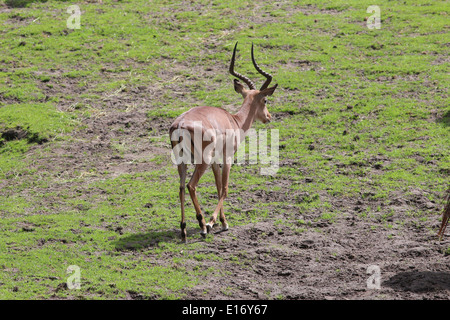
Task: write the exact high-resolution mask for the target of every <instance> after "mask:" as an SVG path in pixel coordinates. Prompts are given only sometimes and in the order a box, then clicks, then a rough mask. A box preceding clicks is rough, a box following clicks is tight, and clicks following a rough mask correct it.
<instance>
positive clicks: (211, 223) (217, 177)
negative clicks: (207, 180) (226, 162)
mask: <svg viewBox="0 0 450 320" xmlns="http://www.w3.org/2000/svg"><path fill="white" fill-rule="evenodd" d="M211 168H212V170H213V173H214V179H215V181H216V188H217V194H218V199H220V195H221V193H222V175H221V171H220V165H219V164H217V163H213V164H212V165H211ZM224 218H225V215H224V213H223V205H222V207H221V208H220V221H221V222H222V227H223V226H224ZM216 220H217V214H213V215H212V217H211V220H210V221H209V223H207V224H206V228H207V231H208V232H210V231H211V229H212V228H213V226H214V224H215V223H216ZM225 223H226V222H225Z"/></svg>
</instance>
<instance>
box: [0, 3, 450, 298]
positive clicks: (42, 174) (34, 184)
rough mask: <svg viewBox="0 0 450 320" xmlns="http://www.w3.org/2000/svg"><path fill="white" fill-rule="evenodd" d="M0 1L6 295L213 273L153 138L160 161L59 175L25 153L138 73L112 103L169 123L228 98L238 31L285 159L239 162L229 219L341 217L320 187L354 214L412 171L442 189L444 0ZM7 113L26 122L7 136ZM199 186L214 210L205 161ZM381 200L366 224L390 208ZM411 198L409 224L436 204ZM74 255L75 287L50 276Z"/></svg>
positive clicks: (122, 150) (242, 61)
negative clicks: (351, 202) (270, 90)
mask: <svg viewBox="0 0 450 320" xmlns="http://www.w3.org/2000/svg"><path fill="white" fill-rule="evenodd" d="M0 2H2V4H3V5H5V4H6V5H8V6H12V7H14V9H8V10H3V11H2V12H1V13H0V21H2V22H1V24H0V30H1V33H2V37H1V39H0V57H1V58H0V65H1V70H0V135H1V138H0V178H1V182H0V185H1V188H2V189H1V191H0V203H1V205H0V215H1V217H2V224H1V226H0V270H1V271H2V272H1V273H0V298H1V299H40V298H48V297H57V298H75V299H84V298H94V299H96V298H127V297H128V296H130V295H131V296H133V297H143V298H159V299H176V298H183V297H184V296H185V294H186V290H185V289H186V288H187V289H189V288H191V287H193V286H194V285H195V284H196V283H197V282H198V279H199V276H200V277H201V276H202V275H205V274H206V273H207V270H204V269H202V268H200V266H201V262H202V261H203V260H204V259H219V260H220V259H221V258H220V257H219V256H218V255H210V256H205V255H202V254H196V250H197V249H198V247H199V244H198V243H195V242H193V243H190V244H187V245H180V244H179V243H178V230H177V229H176V228H177V227H178V225H179V207H178V185H177V184H176V183H174V181H176V179H177V172H176V169H175V168H174V167H173V166H172V165H171V163H170V162H169V161H168V157H167V156H166V155H165V154H155V155H151V156H150V158H149V159H148V160H149V162H151V163H152V164H153V165H155V166H156V167H157V169H155V170H152V171H149V172H147V173H128V174H121V175H119V176H112V175H110V174H103V173H102V171H99V170H97V168H96V167H95V166H94V167H93V168H92V169H91V170H92V171H89V168H86V170H85V171H83V172H78V173H79V174H78V175H77V177H71V178H63V177H62V173H61V172H57V171H55V172H48V171H45V170H44V171H43V170H40V168H39V167H37V166H36V165H35V163H36V162H37V161H38V160H39V159H40V158H41V157H42V156H46V155H47V154H53V153H51V152H52V151H53V150H55V149H54V148H58V147H59V146H61V145H63V143H64V142H67V141H75V140H77V139H81V138H78V136H77V134H76V132H78V131H83V130H84V129H85V123H86V122H88V121H89V120H92V119H102V118H104V117H106V115H107V114H108V112H110V109H109V108H110V106H109V105H107V102H108V101H109V99H112V98H114V97H123V95H124V94H127V93H130V92H133V90H135V89H136V88H138V87H139V86H144V87H146V88H148V91H146V98H145V101H133V102H132V103H131V102H129V101H124V102H123V104H122V103H121V104H120V106H118V107H116V109H115V110H119V111H120V112H123V113H126V112H127V110H130V109H137V110H141V109H142V108H143V107H144V106H146V107H147V109H144V110H146V115H147V117H148V120H149V121H153V120H161V121H167V122H170V121H171V120H172V119H173V118H174V117H176V116H177V115H179V114H181V113H182V112H184V111H186V110H188V109H189V107H191V106H192V105H211V106H217V107H221V106H230V105H238V104H240V98H239V97H238V96H237V95H234V92H233V91H232V89H231V88H232V86H231V83H232V82H231V80H230V77H229V75H228V74H227V65H228V61H229V58H230V52H231V50H232V48H233V45H234V43H235V42H236V41H239V43H240V47H239V57H238V60H237V65H236V68H238V70H239V72H241V73H243V74H248V75H249V76H250V77H252V79H259V78H258V77H257V76H256V73H255V71H254V70H252V66H251V63H250V60H249V56H248V54H249V48H250V43H251V42H254V43H255V45H256V52H255V53H256V55H257V60H258V62H259V63H260V64H261V65H262V66H264V68H265V69H267V70H270V72H271V73H272V74H273V75H274V79H275V80H274V81H276V82H277V83H278V84H279V89H277V91H276V92H275V94H274V96H273V97H271V98H270V99H269V100H270V101H269V105H268V108H269V110H270V112H271V114H273V115H275V116H276V118H277V120H276V121H274V122H272V123H271V124H270V125H268V126H263V125H261V124H256V125H255V128H256V129H262V128H264V129H278V130H279V136H280V145H281V146H282V149H281V150H280V162H281V163H282V164H286V163H287V164H289V163H290V164H292V163H294V165H280V168H279V170H278V172H277V175H276V176H275V177H270V176H261V175H259V174H256V173H257V172H258V170H259V167H258V165H250V166H249V165H245V166H234V167H233V169H232V173H231V178H230V180H231V182H232V184H233V185H232V186H231V187H230V195H236V196H239V197H241V199H242V201H239V204H236V205H235V204H230V203H226V210H227V212H230V211H232V212H233V213H231V212H230V214H229V215H228V216H227V218H228V220H229V222H230V225H232V226H238V225H245V224H249V223H253V222H256V221H261V220H267V219H274V217H276V225H278V226H280V228H283V227H289V228H292V229H293V230H296V231H297V232H303V231H304V230H306V229H307V228H310V227H311V226H310V224H311V223H310V220H309V218H304V217H298V216H297V214H298V212H301V213H302V214H303V215H306V216H308V215H313V217H314V218H313V219H312V221H318V220H327V221H329V222H330V223H333V221H334V220H336V219H338V218H339V216H340V215H341V210H340V209H336V208H334V207H333V205H332V204H331V203H330V201H331V200H330V199H332V198H342V199H350V198H352V199H363V200H370V201H374V203H376V204H375V205H374V206H373V207H370V206H368V207H367V208H365V210H367V211H363V212H361V213H360V214H361V215H363V216H365V217H366V218H368V219H371V218H370V217H371V214H372V213H374V212H377V211H380V210H381V211H383V210H386V209H385V207H384V206H383V207H382V208H377V206H379V205H380V203H382V204H388V203H389V200H390V199H391V197H392V196H393V195H395V194H397V193H398V192H401V193H405V194H407V193H408V192H409V191H410V190H411V189H417V188H419V189H421V190H426V191H429V194H427V196H428V197H429V200H430V201H431V200H432V201H435V202H438V201H439V195H441V194H442V193H443V191H444V190H445V189H446V188H447V185H446V184H448V173H449V172H450V153H449V148H448V146H449V145H450V141H449V137H450V135H449V125H450V122H449V114H450V108H449V106H448V102H447V101H448V95H447V94H448V93H447V88H448V79H447V74H448V63H446V62H445V61H446V60H445V59H446V57H447V55H448V49H447V44H446V43H445V41H444V38H445V37H444V36H445V34H447V30H448V22H447V20H448V19H447V16H448V14H449V12H448V8H447V7H446V3H445V2H443V1H442V2H441V1H435V2H429V1H416V2H414V4H409V3H408V4H403V3H392V2H390V1H379V2H378V3H377V4H378V5H379V6H380V8H381V17H382V28H381V29H380V30H369V29H367V27H366V26H365V21H364V18H365V17H366V16H367V15H368V14H367V13H366V8H367V7H368V6H369V5H372V4H373V3H370V2H367V1H351V2H343V1H333V2H327V1H325V2H321V1H307V2H284V3H276V4H275V3H273V4H271V3H260V2H245V1H244V2H242V1H228V2H225V1H216V2H213V3H210V2H206V1H192V2H189V3H178V2H168V1H144V0H137V1H126V0H123V1H109V0H104V1H103V4H100V3H96V2H76V1H56V0H48V1H31V0H23V1H12V0H6V1H0ZM71 4H77V5H79V6H80V8H81V11H82V16H81V29H79V30H71V29H68V28H67V26H66V20H67V18H68V14H67V13H66V9H67V7H68V6H69V5H71ZM199 8H202V9H201V10H200V9H199ZM126 129H127V128H124V129H123V131H126ZM8 130H16V131H17V132H19V133H20V132H22V133H23V134H22V135H21V138H13V139H10V138H8V137H7V135H5V132H7V131H8ZM164 133H166V132H165V131H159V129H158V128H154V129H153V132H149V133H148V136H149V139H148V140H149V143H150V145H151V146H158V147H162V146H164V145H165V144H167V142H168V140H167V137H166V136H165V135H164ZM19 136H20V135H19ZM311 146H313V148H311ZM111 150H112V151H113V152H114V154H117V155H119V156H125V155H126V154H127V153H130V152H132V150H133V148H132V147H131V146H130V145H129V144H127V143H126V142H124V141H121V140H120V138H117V140H112V141H111ZM69 156H70V155H69ZM306 178H310V179H311V181H310V180H308V181H310V182H308V183H305V182H304V181H305V179H306ZM280 180H285V181H288V183H287V184H286V185H277V182H278V181H280ZM86 191H89V192H86ZM255 192H261V193H262V194H263V195H267V199H266V198H264V199H265V200H264V201H261V200H258V199H255V198H253V197H252V196H251V195H253V194H254V193H255ZM199 194H200V195H201V196H200V202H201V206H202V207H204V208H208V210H209V211H211V208H213V206H214V204H215V202H216V199H215V186H214V181H213V177H212V174H207V175H205V176H204V177H203V178H202V184H201V185H200V187H199ZM283 195H284V197H283ZM286 199H291V200H290V201H291V203H290V204H292V208H289V209H286V208H285V206H286ZM245 200H247V201H245ZM242 203H245V204H246V205H247V204H248V205H249V206H251V207H252V208H251V210H249V209H248V208H247V207H246V208H244V207H243V206H242V205H241V204H242ZM187 209H188V211H189V212H190V213H189V215H188V225H190V226H192V227H194V226H195V227H197V222H196V219H195V217H194V215H193V214H192V212H193V208H192V206H191V205H189V206H188V207H187ZM383 214H384V215H383V219H382V221H381V222H380V223H381V224H380V225H378V226H376V225H374V226H373V228H377V227H380V226H381V227H382V226H383V225H388V224H386V221H385V219H386V218H387V217H388V216H389V212H383ZM415 214H417V212H416V213H415ZM277 215H280V216H281V217H278V216H277ZM420 215H421V216H420V217H416V218H417V223H419V224H420V223H425V222H426V219H427V218H429V219H436V218H437V213H436V211H433V212H422V213H421V214H420ZM305 219H306V221H305ZM420 219H425V220H420ZM388 228H391V227H390V226H389V225H388ZM175 230H176V231H175ZM196 236H198V235H193V236H190V239H193V238H195V237H196ZM208 241H211V240H208ZM447 253H448V250H447ZM165 255H171V256H172V257H173V258H172V259H171V260H170V261H167V260H165V259H164V256H165ZM235 259H236V260H237V261H236V262H237V263H238V262H239V260H240V259H239V258H237V257H236V258H235ZM180 261H189V263H188V264H186V266H185V265H184V264H183V263H181V262H180ZM70 265H77V266H79V267H80V268H81V274H82V288H81V290H77V291H73V290H64V289H63V287H61V284H64V283H65V281H66V279H67V277H68V275H67V273H66V270H67V268H68V266H70ZM58 288H59V289H58ZM223 290H224V294H230V295H232V294H233V290H232V288H224V289H223ZM279 298H282V297H281V296H280V297H279Z"/></svg>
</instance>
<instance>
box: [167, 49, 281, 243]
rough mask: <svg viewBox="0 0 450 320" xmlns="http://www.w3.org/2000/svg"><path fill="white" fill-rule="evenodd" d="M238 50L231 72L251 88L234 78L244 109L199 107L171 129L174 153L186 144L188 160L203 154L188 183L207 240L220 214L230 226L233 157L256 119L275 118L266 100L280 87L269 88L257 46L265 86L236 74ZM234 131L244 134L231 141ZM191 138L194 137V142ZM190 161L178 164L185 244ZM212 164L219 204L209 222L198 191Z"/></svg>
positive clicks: (185, 114) (181, 118)
mask: <svg viewBox="0 0 450 320" xmlns="http://www.w3.org/2000/svg"><path fill="white" fill-rule="evenodd" d="M236 48H237V43H236V45H235V46H234V50H233V56H232V57H231V62H230V73H231V74H232V75H233V76H235V77H236V78H238V79H240V80H242V81H244V82H245V83H246V84H247V86H248V87H249V89H246V88H244V86H243V85H242V84H241V83H240V82H239V81H238V80H237V79H234V90H235V91H236V92H237V93H240V94H241V95H242V97H243V98H244V102H243V103H242V106H241V108H240V110H239V111H238V112H237V113H236V114H230V113H229V112H228V111H226V110H224V109H222V108H216V107H195V108H192V109H190V110H189V111H187V112H185V113H183V114H182V115H180V116H179V117H178V118H177V119H175V121H174V123H173V124H172V125H171V127H170V130H169V135H170V137H171V143H172V149H173V150H174V151H175V150H176V149H179V147H180V145H179V144H180V143H182V142H184V143H183V144H184V148H183V150H182V151H183V153H184V154H182V155H184V156H186V153H187V152H188V153H189V155H188V156H189V157H188V158H189V159H191V158H194V157H195V158H196V160H198V156H199V155H200V161H195V162H194V165H195V169H194V173H193V175H192V178H191V180H190V181H189V183H188V184H187V188H188V190H189V194H190V196H191V199H192V202H193V204H194V207H195V211H196V214H197V220H198V223H199V225H200V228H201V232H200V233H201V235H202V236H203V237H205V236H206V234H207V233H208V232H209V231H210V230H211V229H212V227H213V226H214V224H215V222H216V219H217V215H218V213H219V212H220V221H221V223H222V230H228V224H227V221H226V219H225V214H224V211H223V202H224V199H225V198H226V196H227V193H228V178H229V175H230V167H231V163H232V159H233V155H234V153H235V152H236V150H237V147H238V145H239V143H240V142H241V141H242V140H243V139H244V138H245V133H247V131H248V130H249V129H250V128H251V126H252V124H253V122H254V121H255V120H259V121H261V122H263V123H267V122H269V121H270V119H271V115H270V113H269V111H268V110H267V107H266V97H267V96H271V95H272V94H273V92H274V91H275V89H276V87H277V85H275V86H273V87H271V88H268V86H269V84H270V82H271V81H272V76H271V75H270V74H268V73H266V72H264V71H263V70H262V69H261V68H260V67H259V66H258V65H257V64H256V61H255V58H254V55H253V44H252V51H251V54H252V61H253V65H254V66H255V69H256V70H257V71H258V72H259V73H260V74H262V75H263V76H264V77H265V78H266V81H265V82H264V84H263V85H262V87H261V88H260V89H259V90H257V89H256V86H255V84H254V83H253V82H252V81H251V80H250V79H249V78H247V77H245V76H243V75H241V74H239V73H237V72H235V71H234V61H235V57H236ZM230 131H231V132H243V133H244V134H243V135H241V136H239V135H236V136H232V139H230V138H229V136H226V133H228V132H230ZM199 132H200V136H201V137H200V139H197V138H196V137H195V136H196V135H195V134H196V133H197V136H198V133H199ZM186 133H187V134H186ZM191 137H194V139H192V138H191ZM219 142H220V143H219ZM186 147H187V148H186ZM186 150H188V151H186ZM227 150H232V152H227ZM217 155H219V156H220V157H221V159H220V161H217ZM175 157H176V158H177V157H178V159H180V154H179V152H175ZM212 158H214V159H216V160H213V161H212V162H211V163H209V161H207V160H208V159H209V160H211V159H212ZM187 162H189V161H181V162H180V161H178V162H177V165H178V173H179V175H180V202H181V224H180V227H181V238H182V240H183V241H186V222H185V216H184V198H185V182H186V171H187ZM210 164H211V167H212V170H213V173H214V178H215V182H216V187H217V193H218V195H219V203H218V204H217V207H216V209H215V210H214V213H213V214H212V217H211V220H210V222H209V223H206V222H205V219H204V217H203V214H202V212H201V209H200V205H199V203H198V200H197V195H196V192H195V190H196V187H197V184H198V182H199V180H200V178H201V176H202V175H203V174H204V173H205V171H206V169H207V168H208V166H209V165H210Z"/></svg>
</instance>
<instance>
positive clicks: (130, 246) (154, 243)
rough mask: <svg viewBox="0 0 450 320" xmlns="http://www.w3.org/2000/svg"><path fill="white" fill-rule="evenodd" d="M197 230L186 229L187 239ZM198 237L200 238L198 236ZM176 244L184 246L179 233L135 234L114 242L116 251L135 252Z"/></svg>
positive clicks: (197, 231) (196, 232) (194, 240)
mask: <svg viewBox="0 0 450 320" xmlns="http://www.w3.org/2000/svg"><path fill="white" fill-rule="evenodd" d="M198 233H199V230H198V228H197V229H194V228H193V229H188V230H187V234H188V237H189V236H192V235H194V236H195V234H198ZM199 237H200V236H199ZM196 240H198V241H202V240H201V239H200V238H199V239H193V240H188V241H189V242H190V243H192V242H197V241H196ZM161 242H165V243H178V244H184V242H182V241H181V238H180V232H179V231H174V230H172V231H154V232H147V233H136V234H133V235H129V236H125V237H122V238H120V239H117V240H115V241H114V242H113V243H114V246H115V248H116V250H118V251H136V250H142V249H146V248H153V247H158V246H159V243H161Z"/></svg>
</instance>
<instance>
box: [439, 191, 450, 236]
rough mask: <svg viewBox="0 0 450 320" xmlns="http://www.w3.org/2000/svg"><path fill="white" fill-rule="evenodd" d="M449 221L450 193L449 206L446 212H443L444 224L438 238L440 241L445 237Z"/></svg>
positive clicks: (448, 196) (446, 206)
mask: <svg viewBox="0 0 450 320" xmlns="http://www.w3.org/2000/svg"><path fill="white" fill-rule="evenodd" d="M449 219H450V193H449V194H448V195H447V204H446V205H445V208H444V211H443V212H442V224H441V228H440V229H439V233H438V237H439V239H440V240H442V237H444V233H445V229H446V228H447V224H448V220H449Z"/></svg>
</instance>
